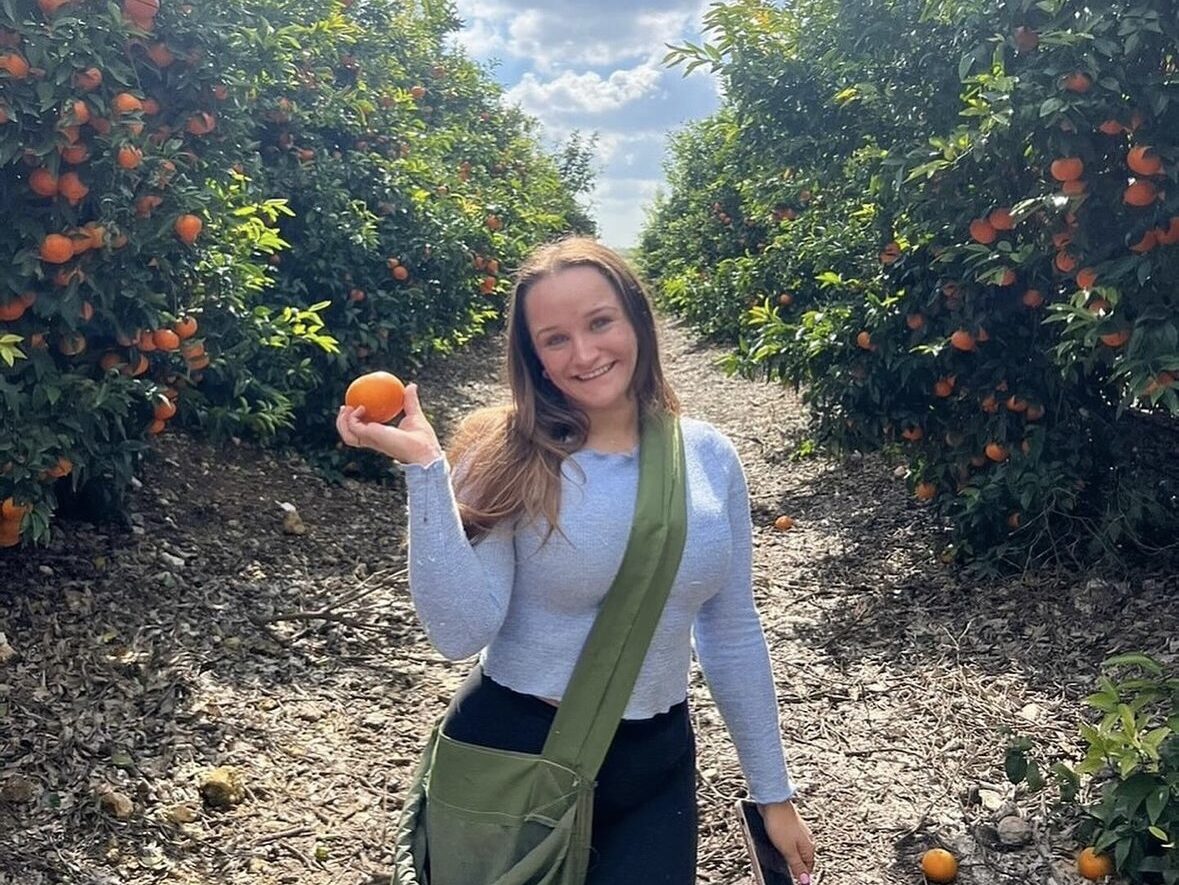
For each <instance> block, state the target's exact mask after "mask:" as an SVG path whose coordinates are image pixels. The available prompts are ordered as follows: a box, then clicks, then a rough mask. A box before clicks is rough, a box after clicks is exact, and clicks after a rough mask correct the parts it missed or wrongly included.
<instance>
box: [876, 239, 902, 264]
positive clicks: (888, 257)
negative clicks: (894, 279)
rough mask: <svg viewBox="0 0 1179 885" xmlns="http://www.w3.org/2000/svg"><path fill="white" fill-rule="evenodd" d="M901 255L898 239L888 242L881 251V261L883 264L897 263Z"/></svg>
mask: <svg viewBox="0 0 1179 885" xmlns="http://www.w3.org/2000/svg"><path fill="white" fill-rule="evenodd" d="M900 257H901V246H900V244H899V243H897V241H896V240H892V241H890V242H888V243H886V244H885V246H884V248H883V249H882V250H881V252H880V261H881V263H882V264H895V263H896V262H897V261H898V260H899V259H900Z"/></svg>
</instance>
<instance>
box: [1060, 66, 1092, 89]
mask: <svg viewBox="0 0 1179 885" xmlns="http://www.w3.org/2000/svg"><path fill="white" fill-rule="evenodd" d="M1062 85H1063V86H1064V88H1065V89H1067V90H1068V91H1069V92H1078V93H1080V92H1088V91H1089V88H1090V87H1091V86H1092V85H1093V78H1092V77H1090V76H1089V75H1088V74H1086V73H1085V72H1084V71H1073V72H1072V73H1071V74H1067V75H1066V76H1065V78H1064V80H1063V82H1062Z"/></svg>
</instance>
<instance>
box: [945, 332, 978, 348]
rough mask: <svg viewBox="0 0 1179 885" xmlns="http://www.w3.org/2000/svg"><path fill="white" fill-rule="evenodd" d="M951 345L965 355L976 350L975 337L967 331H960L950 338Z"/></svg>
mask: <svg viewBox="0 0 1179 885" xmlns="http://www.w3.org/2000/svg"><path fill="white" fill-rule="evenodd" d="M950 345H951V346H952V347H953V348H954V349H955V350H960V351H962V352H963V353H967V352H969V351H972V350H974V347H975V341H974V336H973V335H971V334H970V333H969V332H967V331H966V330H965V329H959V330H958V331H956V332H954V334H953V335H951V336H950Z"/></svg>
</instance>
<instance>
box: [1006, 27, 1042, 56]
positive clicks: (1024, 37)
mask: <svg viewBox="0 0 1179 885" xmlns="http://www.w3.org/2000/svg"><path fill="white" fill-rule="evenodd" d="M1011 36H1012V38H1013V39H1014V40H1015V48H1016V49H1018V50H1019V51H1020V52H1034V51H1035V49H1036V47H1037V46H1039V45H1040V35H1039V34H1038V33H1037V32H1036V29H1035V28H1029V27H1028V26H1027V25H1020V26H1019V27H1017V28H1016V29H1015V30H1014V31H1012V33H1011Z"/></svg>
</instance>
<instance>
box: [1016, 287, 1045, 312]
mask: <svg viewBox="0 0 1179 885" xmlns="http://www.w3.org/2000/svg"><path fill="white" fill-rule="evenodd" d="M1020 301H1022V302H1023V306H1024V307H1028V308H1031V309H1032V310H1035V309H1036V308H1037V307H1039V306H1040V305H1042V304H1043V303H1044V295H1043V293H1042V292H1041V291H1040V290H1039V289H1028V290H1027V291H1026V292H1024V293H1023V297H1022V298H1020Z"/></svg>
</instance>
